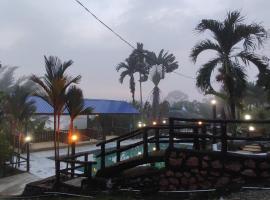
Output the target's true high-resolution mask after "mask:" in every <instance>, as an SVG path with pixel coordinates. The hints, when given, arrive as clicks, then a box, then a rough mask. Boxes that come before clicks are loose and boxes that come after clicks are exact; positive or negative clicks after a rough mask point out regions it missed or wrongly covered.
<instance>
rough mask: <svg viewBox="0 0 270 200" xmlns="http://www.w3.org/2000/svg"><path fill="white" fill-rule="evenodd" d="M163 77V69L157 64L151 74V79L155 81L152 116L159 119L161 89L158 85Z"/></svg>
mask: <svg viewBox="0 0 270 200" xmlns="http://www.w3.org/2000/svg"><path fill="white" fill-rule="evenodd" d="M161 79H162V70H159V69H158V66H155V69H154V71H153V74H152V76H151V81H152V82H153V83H154V89H153V91H152V95H153V102H152V118H153V120H157V118H158V113H159V101H160V89H159V87H158V84H159V82H160V81H161Z"/></svg>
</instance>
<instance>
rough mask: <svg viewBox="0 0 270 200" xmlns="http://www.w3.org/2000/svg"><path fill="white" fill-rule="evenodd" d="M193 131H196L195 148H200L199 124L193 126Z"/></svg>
mask: <svg viewBox="0 0 270 200" xmlns="http://www.w3.org/2000/svg"><path fill="white" fill-rule="evenodd" d="M193 133H194V141H193V149H195V150H200V143H199V138H198V134H199V130H198V127H197V126H195V127H194V128H193Z"/></svg>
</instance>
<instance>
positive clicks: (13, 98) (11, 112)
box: [5, 85, 36, 159]
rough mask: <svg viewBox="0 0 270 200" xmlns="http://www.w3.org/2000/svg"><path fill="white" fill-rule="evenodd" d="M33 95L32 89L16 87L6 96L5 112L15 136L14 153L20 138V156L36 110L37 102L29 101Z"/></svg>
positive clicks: (18, 149) (18, 148)
mask: <svg viewBox="0 0 270 200" xmlns="http://www.w3.org/2000/svg"><path fill="white" fill-rule="evenodd" d="M31 94H32V92H31V89H30V88H28V87H25V86H19V85H16V86H15V87H14V90H13V91H12V92H10V94H8V95H6V101H5V112H6V114H7V118H8V119H9V122H10V127H11V134H12V135H13V152H14V151H15V145H16V136H18V138H19V140H18V147H17V151H18V152H17V153H18V154H19V153H20V146H21V138H22V133H23V132H24V131H25V127H26V125H27V123H28V121H29V120H30V118H31V117H32V116H33V114H34V112H35V110H36V108H35V105H34V103H35V102H34V101H31V100H29V97H30V96H31ZM17 159H18V158H17Z"/></svg>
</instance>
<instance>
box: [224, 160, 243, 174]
mask: <svg viewBox="0 0 270 200" xmlns="http://www.w3.org/2000/svg"><path fill="white" fill-rule="evenodd" d="M241 168H242V165H241V164H240V163H239V162H232V163H229V164H226V165H225V169H227V170H229V171H232V172H239V171H240V170H241Z"/></svg>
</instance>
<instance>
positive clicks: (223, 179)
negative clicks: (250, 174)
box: [216, 177, 230, 187]
mask: <svg viewBox="0 0 270 200" xmlns="http://www.w3.org/2000/svg"><path fill="white" fill-rule="evenodd" d="M229 182H230V179H229V177H221V178H219V179H218V180H217V182H216V187H224V186H226V185H227V184H228V183H229Z"/></svg>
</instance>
